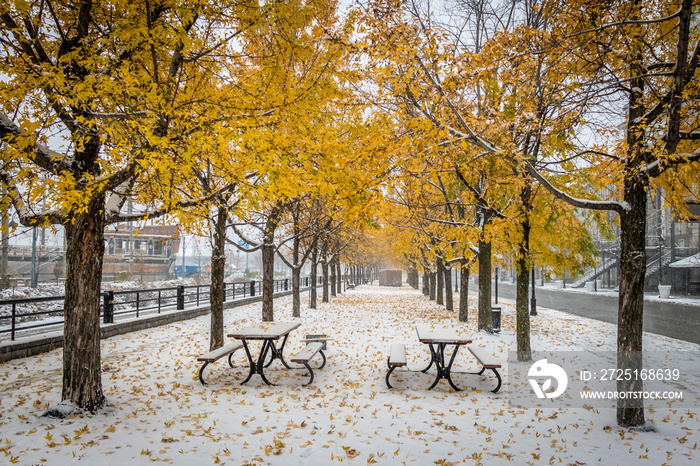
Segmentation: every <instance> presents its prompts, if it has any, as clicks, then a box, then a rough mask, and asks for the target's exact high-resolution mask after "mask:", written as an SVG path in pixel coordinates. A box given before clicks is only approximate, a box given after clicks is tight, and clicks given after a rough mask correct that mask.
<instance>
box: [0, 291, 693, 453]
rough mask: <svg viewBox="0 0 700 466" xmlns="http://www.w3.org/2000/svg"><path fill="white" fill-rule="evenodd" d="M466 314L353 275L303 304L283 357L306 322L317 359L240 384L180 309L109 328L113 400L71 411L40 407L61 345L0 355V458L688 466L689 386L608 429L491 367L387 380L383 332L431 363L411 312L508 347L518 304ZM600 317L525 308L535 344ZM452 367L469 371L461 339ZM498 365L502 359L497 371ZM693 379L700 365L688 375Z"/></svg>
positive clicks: (590, 412)
mask: <svg viewBox="0 0 700 466" xmlns="http://www.w3.org/2000/svg"><path fill="white" fill-rule="evenodd" d="M473 299H474V301H471V300H470V311H471V312H472V313H471V314H470V320H469V322H468V323H460V322H458V321H457V320H456V313H448V312H445V311H444V309H443V308H441V307H439V306H437V305H435V304H434V303H432V302H430V301H428V300H427V299H426V298H424V297H423V296H421V294H420V293H419V292H417V291H414V290H411V289H410V288H406V287H404V288H382V287H377V286H361V287H358V288H357V289H355V290H350V291H348V292H347V293H345V294H343V295H342V296H340V297H338V298H335V299H333V300H332V301H331V303H328V304H322V305H320V306H319V309H318V310H309V309H307V308H306V306H305V304H303V305H302V317H301V318H300V319H299V321H300V322H301V324H302V325H301V327H300V328H299V329H297V330H295V331H294V332H292V334H291V336H290V340H289V342H288V349H287V354H292V353H293V352H296V351H297V350H298V349H300V348H301V347H302V345H303V343H302V342H301V341H300V339H302V338H304V336H305V334H317V333H324V334H328V335H329V336H331V337H332V338H333V339H334V340H333V341H331V342H329V350H328V352H327V356H328V363H327V365H326V367H325V368H323V369H321V370H318V371H315V378H314V382H313V384H312V385H310V386H307V387H303V386H302V384H303V383H305V382H306V381H307V380H308V377H307V376H306V375H305V371H304V370H299V371H296V370H295V371H289V370H285V369H283V368H282V366H281V365H280V364H279V363H275V364H273V366H272V367H270V369H269V370H268V371H267V372H266V375H267V376H268V378H269V379H271V380H272V381H274V382H276V383H277V384H278V385H277V386H274V387H268V386H266V385H265V384H264V383H263V382H262V381H261V379H260V377H259V376H254V377H253V379H252V380H251V381H250V382H248V384H247V385H243V386H241V385H239V382H240V381H241V380H243V378H244V377H245V375H246V374H247V364H246V361H245V356H244V354H243V353H242V352H240V351H239V352H238V353H236V355H235V356H234V365H235V367H234V368H233V369H231V368H229V367H228V365H227V364H226V362H225V360H224V359H222V360H219V361H218V362H217V363H215V364H213V365H211V366H210V367H209V368H207V370H206V374H205V377H206V379H207V380H208V382H209V385H208V386H202V385H201V384H200V383H199V381H198V380H197V372H198V369H199V365H198V364H197V361H196V358H197V356H198V355H199V354H203V353H205V352H207V350H208V338H209V337H208V329H209V317H208V316H204V317H200V318H197V319H193V320H188V321H182V322H178V323H174V324H170V325H166V326H163V327H158V328H154V329H149V330H143V331H139V332H135V333H132V334H127V335H121V336H117V337H113V338H110V339H107V340H104V341H103V343H102V359H103V387H104V391H105V394H106V396H107V399H108V404H109V406H108V407H107V408H106V409H104V410H102V411H100V412H98V413H95V414H86V415H82V416H74V417H71V418H68V419H63V420H59V419H51V418H45V417H41V414H42V413H43V412H44V411H45V410H46V409H47V408H48V407H49V406H50V405H54V404H56V403H57V402H58V401H60V397H61V356H62V353H61V350H60V349H58V350H55V351H52V352H50V353H47V354H43V355H39V356H34V357H30V358H25V359H19V360H13V361H10V362H8V363H4V364H0V450H1V451H2V453H4V455H1V454H0V458H4V459H5V461H7V462H16V463H18V464H41V463H46V464H59V465H60V464H73V463H74V462H76V461H78V460H80V461H81V462H89V463H90V464H93V465H98V464H124V463H126V462H130V463H131V464H146V463H151V462H164V463H175V464H186V465H189V464H212V463H225V464H233V465H240V464H273V465H284V466H289V465H296V464H299V465H302V464H303V465H305V466H309V465H327V464H332V463H335V462H340V463H348V464H368V463H377V464H389V465H394V464H396V465H400V464H443V465H444V464H458V463H463V462H464V463H467V464H475V463H477V464H506V463H510V464H524V463H529V464H555V463H556V464H559V463H562V464H591V463H598V464H626V463H634V464H637V463H639V464H650V465H658V464H664V463H665V464H697V463H698V460H699V458H700V454H699V452H698V450H697V442H698V434H699V433H700V424H699V421H698V417H699V416H700V412H699V409H700V408H698V406H699V404H698V402H699V401H700V400H698V399H697V398H693V395H692V393H688V397H687V399H684V400H683V401H682V404H679V405H678V406H679V407H676V408H673V409H655V410H654V411H653V412H651V411H650V410H648V411H647V413H646V416H647V420H648V421H649V422H650V423H651V424H653V425H654V426H655V427H656V431H655V432H640V431H632V430H629V429H622V428H619V427H617V423H616V419H615V415H616V412H615V410H612V409H600V410H598V409H590V408H588V409H586V408H571V409H552V408H547V409H521V408H517V409H516V408H513V407H511V406H510V405H509V404H508V397H507V392H508V384H507V383H506V384H505V385H504V387H503V388H502V390H501V392H499V393H498V394H493V393H490V390H491V389H492V388H493V386H494V384H495V380H494V378H493V376H491V375H484V376H483V377H479V376H474V375H465V374H456V375H455V376H454V379H455V382H456V383H457V384H458V385H459V386H461V387H462V388H464V390H463V391H461V392H454V391H452V390H451V389H450V388H449V385H448V384H447V383H446V382H445V381H441V382H440V383H439V384H438V386H437V387H436V388H435V389H434V390H432V391H428V390H427V388H428V386H429V385H430V383H431V382H432V378H433V375H432V374H430V373H429V374H422V373H419V372H413V373H404V372H401V369H399V370H397V371H395V372H394V374H395V375H393V376H392V384H393V385H394V386H395V387H396V389H394V390H389V389H387V387H386V386H385V383H384V378H385V375H386V357H387V355H388V354H387V353H388V350H389V346H390V344H391V342H395V341H396V342H405V343H406V345H407V352H408V358H409V366H410V367H411V368H417V367H420V366H421V365H423V364H424V363H426V362H427V360H428V351H427V349H426V347H425V346H424V345H421V344H420V343H419V342H418V340H417V337H416V334H415V331H414V326H415V325H416V324H419V323H427V324H435V325H439V326H450V327H454V328H457V329H459V330H460V331H462V332H464V333H466V334H469V335H472V336H473V339H474V341H475V342H476V343H477V344H485V345H489V347H490V348H491V349H492V351H493V352H495V354H496V355H497V356H498V357H499V358H501V360H503V361H504V362H505V360H506V355H507V352H508V351H512V350H515V331H514V329H515V318H514V310H513V305H512V304H511V303H508V302H506V303H505V304H503V303H502V304H501V306H502V308H503V323H502V327H503V330H502V331H501V333H500V335H487V334H485V333H479V332H477V330H476V315H475V309H476V301H475V299H476V297H474V298H473ZM259 319H260V304H253V305H249V306H246V307H242V308H235V309H231V310H229V311H227V314H226V328H227V329H236V328H240V327H242V326H245V325H246V324H248V323H251V322H255V321H259ZM275 320H277V321H289V320H293V317H292V316H291V298H289V297H287V298H282V299H279V300H277V301H276V304H275ZM615 335H616V329H615V327H614V326H612V325H610V324H606V323H603V322H598V321H593V320H589V319H585V318H581V317H576V316H572V315H568V314H564V313H560V312H557V311H549V310H541V312H539V315H538V316H537V317H536V318H533V319H532V346H533V349H534V350H595V351H602V350H608V351H612V350H614V348H615V340H616V336H615ZM645 348H647V349H649V350H654V349H657V350H665V351H672V352H673V351H687V352H691V353H692V354H700V347H699V346H698V345H694V344H691V343H685V342H680V341H677V340H673V339H670V338H665V337H661V336H658V335H650V334H648V335H646V336H645ZM455 367H456V369H457V370H460V371H470V370H474V369H476V366H475V363H474V361H473V359H472V358H471V357H470V356H469V353H468V352H467V351H462V352H460V353H459V356H458V358H457V361H456V362H455ZM503 372H504V374H505V375H506V376H507V372H508V369H507V367H504V370H503ZM692 375H693V376H694V377H697V374H692Z"/></svg>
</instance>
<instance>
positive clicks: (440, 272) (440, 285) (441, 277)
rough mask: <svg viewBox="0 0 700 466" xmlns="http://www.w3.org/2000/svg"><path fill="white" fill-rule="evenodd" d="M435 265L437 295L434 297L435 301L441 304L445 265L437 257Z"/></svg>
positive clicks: (443, 297)
mask: <svg viewBox="0 0 700 466" xmlns="http://www.w3.org/2000/svg"><path fill="white" fill-rule="evenodd" d="M435 265H436V266H437V272H436V274H437V296H436V298H435V303H436V304H438V305H440V306H443V305H444V304H445V295H444V292H445V265H444V264H443V263H442V259H441V258H439V257H438V258H436V260H435Z"/></svg>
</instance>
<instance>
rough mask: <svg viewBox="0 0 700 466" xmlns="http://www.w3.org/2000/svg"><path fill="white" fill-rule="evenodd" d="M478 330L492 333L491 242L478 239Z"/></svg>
mask: <svg viewBox="0 0 700 466" xmlns="http://www.w3.org/2000/svg"><path fill="white" fill-rule="evenodd" d="M478 327H479V330H486V331H487V332H489V333H493V322H492V321H491V242H490V241H489V242H487V241H483V240H479V322H478Z"/></svg>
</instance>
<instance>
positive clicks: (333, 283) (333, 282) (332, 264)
mask: <svg viewBox="0 0 700 466" xmlns="http://www.w3.org/2000/svg"><path fill="white" fill-rule="evenodd" d="M335 261H336V259H335V258H334V259H333V260H332V261H331V262H330V264H328V266H329V267H330V269H331V281H330V285H331V296H332V297H333V298H335V297H336V295H337V293H336V290H335V287H336V284H337V283H338V281H337V280H336V270H335Z"/></svg>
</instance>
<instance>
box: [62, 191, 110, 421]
mask: <svg viewBox="0 0 700 466" xmlns="http://www.w3.org/2000/svg"><path fill="white" fill-rule="evenodd" d="M104 205H105V198H104V194H102V195H95V196H94V197H93V198H92V199H91V200H90V202H89V204H88V208H87V211H86V212H84V213H74V214H73V215H72V216H71V219H72V221H70V222H66V224H65V225H64V227H65V235H66V287H65V301H64V324H63V342H64V344H63V393H62V400H69V401H72V402H73V403H75V404H76V405H77V406H78V407H79V408H82V409H85V410H88V411H95V410H96V409H99V408H101V407H102V406H103V405H104V402H105V397H104V393H103V392H102V376H101V369H102V368H101V359H100V357H101V356H100V286H101V282H102V261H103V257H104V227H105V225H104Z"/></svg>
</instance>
